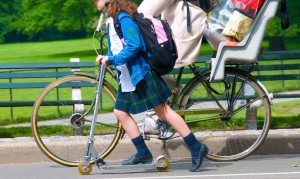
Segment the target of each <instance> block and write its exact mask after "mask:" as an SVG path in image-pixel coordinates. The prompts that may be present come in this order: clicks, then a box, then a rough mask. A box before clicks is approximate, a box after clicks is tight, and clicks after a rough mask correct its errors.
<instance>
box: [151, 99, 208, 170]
mask: <svg viewBox="0 0 300 179" xmlns="http://www.w3.org/2000/svg"><path fill="white" fill-rule="evenodd" d="M154 110H155V112H156V114H157V115H158V117H159V118H161V119H163V120H165V121H166V122H168V123H169V124H170V125H171V126H172V127H173V128H174V129H175V130H176V131H177V132H178V133H179V134H180V135H181V136H182V137H183V140H184V142H185V143H186V144H187V145H188V147H189V149H190V152H191V156H192V165H191V167H190V171H192V172H195V171H197V170H198V169H199V168H200V166H201V164H202V162H203V159H204V157H205V156H206V155H207V153H208V148H207V147H206V145H204V144H202V143H201V142H199V141H198V140H197V139H196V137H195V136H194V134H193V133H192V132H191V130H190V129H189V127H188V126H187V125H186V123H185V121H184V120H183V118H182V117H181V116H180V115H179V114H177V113H176V112H175V111H173V110H172V109H171V108H170V106H169V105H168V104H167V103H165V104H164V105H159V106H156V107H155V108H154Z"/></svg>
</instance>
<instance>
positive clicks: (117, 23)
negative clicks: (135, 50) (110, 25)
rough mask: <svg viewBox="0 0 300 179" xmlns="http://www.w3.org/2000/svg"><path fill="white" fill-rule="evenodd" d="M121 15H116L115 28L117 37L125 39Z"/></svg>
mask: <svg viewBox="0 0 300 179" xmlns="http://www.w3.org/2000/svg"><path fill="white" fill-rule="evenodd" d="M119 14H120V13H118V14H116V15H115V17H114V28H115V31H116V33H117V35H118V36H119V38H120V39H123V32H122V29H121V24H120V21H119V18H118V16H119Z"/></svg>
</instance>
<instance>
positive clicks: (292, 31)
mask: <svg viewBox="0 0 300 179" xmlns="http://www.w3.org/2000/svg"><path fill="white" fill-rule="evenodd" d="M286 3H287V11H288V15H289V21H290V27H289V28H288V29H287V30H282V29H281V13H280V4H279V7H278V12H277V15H276V17H275V18H274V19H273V20H271V21H270V22H269V24H268V27H267V30H266V35H267V36H269V37H276V36H277V37H278V36H280V37H295V36H297V35H298V34H299V33H300V19H299V16H300V11H299V10H298V8H296V7H299V4H300V2H299V1H295V0H286Z"/></svg>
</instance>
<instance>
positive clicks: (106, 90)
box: [31, 75, 123, 167]
mask: <svg viewBox="0 0 300 179" xmlns="http://www.w3.org/2000/svg"><path fill="white" fill-rule="evenodd" d="M97 84H98V81H97V80H96V79H95V78H92V77H89V76H83V75H72V76H66V77H62V78H59V79H57V80H55V81H54V82H52V83H50V84H49V85H48V86H47V87H45V88H44V90H43V91H42V92H41V93H40V95H39V96H38V98H37V100H36V102H35V104H34V106H33V111H32V118H31V127H32V134H33V136H34V139H35V141H36V143H37V145H38V147H39V148H40V149H41V150H42V152H43V153H44V154H45V155H46V156H47V157H48V158H50V159H51V160H53V161H55V162H57V163H59V164H62V165H65V166H73V167H75V166H78V165H79V163H80V161H82V160H83V159H84V156H85V151H86V145H87V138H88V135H89V131H90V123H91V120H90V119H91V116H92V113H93V110H92V109H93V104H94V103H93V102H94V99H95V90H96V86H97ZM115 100H116V91H115V90H114V89H113V88H112V86H110V85H109V84H107V83H106V82H104V84H103V92H102V103H101V105H99V106H98V107H99V108H101V109H99V110H98V111H99V112H103V111H105V112H103V113H99V112H98V117H97V124H96V129H95V137H94V147H95V148H96V150H97V152H99V153H98V154H99V157H100V158H105V157H107V156H108V155H109V154H110V153H111V152H112V150H113V149H114V148H115V147H116V145H117V143H118V141H119V139H120V137H121V136H122V131H123V129H122V126H121V123H119V121H118V120H117V119H116V118H115V117H114V115H113V108H114V103H115ZM109 120H110V121H109ZM100 122H101V123H100ZM91 163H94V159H92V161H91Z"/></svg>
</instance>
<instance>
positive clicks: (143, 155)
mask: <svg viewBox="0 0 300 179" xmlns="http://www.w3.org/2000/svg"><path fill="white" fill-rule="evenodd" d="M114 114H115V116H116V117H117V118H118V120H119V121H120V122H121V124H122V126H123V128H124V129H125V131H126V133H127V134H128V135H129V137H130V138H131V141H132V143H133V144H134V146H135V148H136V150H137V153H136V154H135V155H133V156H132V157H131V158H129V159H128V160H124V161H122V164H123V165H134V164H138V163H151V162H152V160H153V157H152V154H151V152H150V151H149V149H148V147H147V145H146V143H145V141H144V139H143V137H142V136H141V134H140V131H139V128H138V126H137V124H136V123H135V121H134V119H133V118H132V117H131V115H130V114H129V113H127V112H124V111H120V110H117V109H115V110H114Z"/></svg>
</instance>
